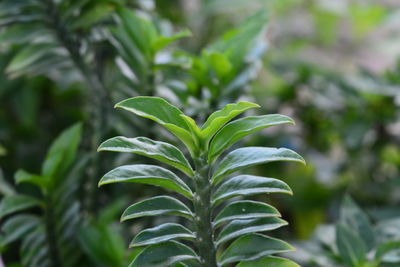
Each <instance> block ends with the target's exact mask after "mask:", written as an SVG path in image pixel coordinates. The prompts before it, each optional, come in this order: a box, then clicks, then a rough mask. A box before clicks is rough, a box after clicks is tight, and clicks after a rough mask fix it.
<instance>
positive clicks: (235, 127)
mask: <svg viewBox="0 0 400 267" xmlns="http://www.w3.org/2000/svg"><path fill="white" fill-rule="evenodd" d="M285 123H294V122H293V120H292V119H291V118H289V117H287V116H284V115H280V114H272V115H264V116H252V117H246V118H243V119H239V120H236V121H233V122H230V123H228V124H227V125H225V126H224V127H223V128H222V129H221V131H219V132H218V133H217V134H216V135H215V136H214V138H213V139H212V141H211V144H210V149H209V151H210V152H209V156H208V158H209V162H213V161H214V160H215V159H216V158H217V157H218V156H219V155H220V154H221V153H222V152H224V151H225V150H226V149H227V148H229V147H230V146H231V145H233V144H234V143H236V142H237V141H238V140H240V139H241V138H243V137H245V136H247V135H249V134H251V133H254V132H256V131H259V130H261V129H264V128H267V127H270V126H274V125H279V124H285Z"/></svg>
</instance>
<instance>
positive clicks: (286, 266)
mask: <svg viewBox="0 0 400 267" xmlns="http://www.w3.org/2000/svg"><path fill="white" fill-rule="evenodd" d="M265 266H273V267H301V266H300V265H298V264H297V263H295V262H293V261H291V260H288V259H284V258H279V257H265V258H261V259H258V260H253V261H242V262H240V263H239V264H238V265H236V267H265Z"/></svg>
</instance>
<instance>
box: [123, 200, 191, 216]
mask: <svg viewBox="0 0 400 267" xmlns="http://www.w3.org/2000/svg"><path fill="white" fill-rule="evenodd" d="M158 215H176V216H183V217H187V218H190V217H192V212H191V211H190V209H189V208H188V207H186V206H185V204H183V203H182V202H180V201H179V200H176V199H175V198H172V197H169V196H158V197H152V198H149V199H146V200H143V201H140V202H138V203H135V204H133V205H131V206H129V207H128V208H127V209H126V210H125V211H124V213H123V214H122V217H121V221H126V220H130V219H134V218H139V217H144V216H158Z"/></svg>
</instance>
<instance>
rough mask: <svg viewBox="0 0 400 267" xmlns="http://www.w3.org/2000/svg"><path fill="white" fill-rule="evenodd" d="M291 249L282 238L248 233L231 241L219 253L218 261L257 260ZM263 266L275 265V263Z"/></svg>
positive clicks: (222, 262)
mask: <svg viewBox="0 0 400 267" xmlns="http://www.w3.org/2000/svg"><path fill="white" fill-rule="evenodd" d="M293 250H294V248H293V247H292V246H291V245H289V244H288V243H286V242H283V241H282V240H279V239H276V238H271V237H268V236H264V235H260V234H250V235H246V236H243V237H241V238H239V239H238V240H236V241H235V242H233V243H232V244H231V245H230V246H229V247H228V248H227V249H226V250H225V252H224V253H223V254H222V255H221V259H220V263H221V265H226V264H228V263H232V262H237V261H251V260H257V259H260V258H262V257H265V256H269V255H272V254H275V253H282V252H288V251H293ZM252 266H254V265H252ZM263 266H274V267H275V265H263Z"/></svg>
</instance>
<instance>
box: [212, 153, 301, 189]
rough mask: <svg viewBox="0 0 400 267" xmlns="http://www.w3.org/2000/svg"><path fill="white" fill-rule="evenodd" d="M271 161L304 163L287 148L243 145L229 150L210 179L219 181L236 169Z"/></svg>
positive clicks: (215, 182)
mask: <svg viewBox="0 0 400 267" xmlns="http://www.w3.org/2000/svg"><path fill="white" fill-rule="evenodd" d="M273 161H297V162H301V163H303V164H305V161H304V159H303V158H302V157H301V156H300V155H299V154H297V153H296V152H294V151H293V150H290V149H287V148H271V147H243V148H238V149H236V150H234V151H232V152H230V153H229V154H228V155H227V156H226V157H225V158H224V159H223V160H222V161H221V162H220V163H219V165H218V168H217V170H216V171H215V172H214V174H213V177H212V180H213V183H214V184H217V183H219V182H220V181H221V180H222V179H223V178H224V177H225V176H226V175H228V174H230V173H233V172H236V171H238V170H241V169H244V168H247V167H251V166H254V165H257V164H263V163H268V162H273Z"/></svg>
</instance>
